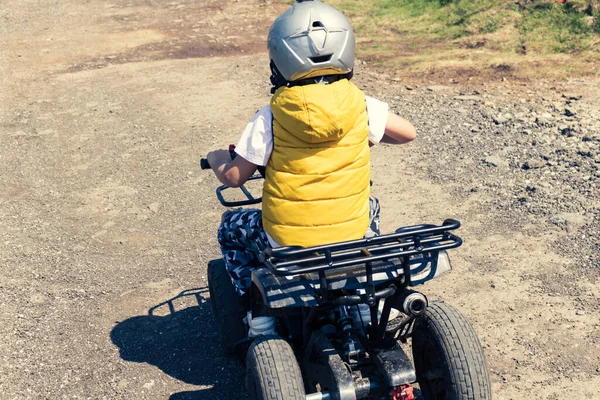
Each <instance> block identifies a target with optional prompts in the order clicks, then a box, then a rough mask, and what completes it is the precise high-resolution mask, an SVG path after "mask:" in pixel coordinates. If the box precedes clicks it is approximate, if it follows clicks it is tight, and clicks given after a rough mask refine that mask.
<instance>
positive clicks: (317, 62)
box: [308, 54, 333, 64]
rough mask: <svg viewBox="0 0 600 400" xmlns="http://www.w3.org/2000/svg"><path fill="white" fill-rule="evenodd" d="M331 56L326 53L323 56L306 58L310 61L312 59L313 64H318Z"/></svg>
mask: <svg viewBox="0 0 600 400" xmlns="http://www.w3.org/2000/svg"><path fill="white" fill-rule="evenodd" d="M332 56H333V54H327V55H324V56H315V57H308V59H309V60H310V61H312V62H313V63H314V64H320V63H324V62H329V61H330V60H331V57H332Z"/></svg>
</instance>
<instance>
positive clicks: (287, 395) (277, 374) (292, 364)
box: [246, 336, 306, 400]
mask: <svg viewBox="0 0 600 400" xmlns="http://www.w3.org/2000/svg"><path fill="white" fill-rule="evenodd" d="M246 379H247V386H248V393H249V395H250V399H252V400H305V399H306V394H305V392H304V384H303V383H302V375H301V374H300V368H299V367H298V362H297V361H296V356H295V355H294V352H293V351H292V348H291V347H290V345H289V344H288V343H287V342H286V341H285V340H283V339H282V338H280V337H279V336H260V337H258V338H257V339H256V341H255V342H254V343H252V346H250V349H249V350H248V355H247V357H246Z"/></svg>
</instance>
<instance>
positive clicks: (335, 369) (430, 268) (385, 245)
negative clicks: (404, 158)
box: [201, 147, 491, 400]
mask: <svg viewBox="0 0 600 400" xmlns="http://www.w3.org/2000/svg"><path fill="white" fill-rule="evenodd" d="M230 151H231V152H232V155H233V154H234V153H233V149H232V148H231V147H230ZM201 166H202V168H203V169H207V168H210V166H209V165H208V163H207V162H206V160H205V159H203V160H201ZM260 178H261V176H260V175H258V174H255V175H254V176H253V177H251V179H260ZM226 189H228V187H227V186H225V185H223V186H220V187H219V188H218V189H217V197H218V199H219V201H220V202H221V203H222V204H223V205H225V206H243V205H248V204H256V203H258V202H260V200H261V199H260V198H256V197H253V196H252V194H251V193H250V191H248V190H247V189H246V188H244V187H242V191H243V193H244V195H245V196H246V200H242V201H228V200H226V199H225V197H224V195H223V192H224V191H225V190H226ZM459 227H460V223H459V222H458V221H456V220H452V219H447V220H445V221H444V222H443V223H442V224H441V225H439V226H436V225H428V224H423V225H415V226H407V227H402V228H399V229H397V230H396V231H395V233H393V234H388V235H382V236H378V237H374V238H370V239H360V240H352V241H348V242H342V243H334V244H327V245H322V246H316V247H311V248H300V247H279V248H274V249H273V248H269V249H267V250H266V251H264V252H263V253H262V254H261V255H260V261H261V265H257V266H256V268H255V269H254V270H253V272H252V286H251V289H250V291H249V294H247V295H245V296H244V297H245V298H242V297H240V296H238V295H237V292H236V290H235V288H234V286H233V283H232V281H231V278H230V277H229V274H228V273H227V271H226V269H225V265H224V262H223V260H213V261H211V262H210V263H209V265H208V281H209V290H210V297H211V301H212V305H213V311H214V314H215V320H216V325H217V329H218V331H219V334H220V338H221V343H222V347H223V349H224V350H225V351H226V352H227V353H230V354H232V353H236V352H237V353H238V354H240V355H241V356H242V357H244V356H245V360H246V361H245V362H246V370H247V388H248V391H249V394H250V398H252V399H259V400H263V399H265V400H266V399H269V400H324V399H335V400H351V399H352V400H353V399H366V398H369V399H376V398H385V399H393V400H409V399H415V398H422V399H425V400H438V399H445V400H467V399H468V400H483V399H491V388H490V382H489V376H488V370H487V367H486V363H485V358H484V354H483V350H482V347H481V344H480V343H479V340H478V339H477V336H476V334H475V332H474V330H473V328H472V327H471V325H470V324H469V322H468V320H467V319H466V318H465V317H464V316H463V315H462V314H461V313H459V312H458V311H457V310H456V309H454V308H453V307H451V306H450V305H448V304H446V303H444V302H441V301H433V302H431V303H430V302H429V301H428V300H427V297H425V295H423V294H422V293H420V292H418V291H416V290H414V289H413V288H414V287H415V286H418V285H421V284H423V283H425V282H427V281H428V280H430V279H433V278H435V277H437V276H440V275H441V274H443V273H445V272H448V271H450V269H451V265H450V259H449V257H448V254H447V252H446V250H448V249H452V248H456V247H459V246H460V245H461V244H462V240H461V239H460V238H459V237H458V236H456V235H455V234H454V233H452V232H451V231H453V230H455V229H457V228H459ZM261 325H264V326H261ZM408 343H410V344H411V346H410V347H412V357H411V356H409V355H408V354H407V353H406V352H405V350H404V348H405V347H408ZM415 396H418V397H415Z"/></svg>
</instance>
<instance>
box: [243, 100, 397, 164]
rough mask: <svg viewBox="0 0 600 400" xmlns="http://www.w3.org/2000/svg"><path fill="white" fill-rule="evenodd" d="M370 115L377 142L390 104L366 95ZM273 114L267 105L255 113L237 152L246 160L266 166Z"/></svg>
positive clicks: (371, 132) (373, 139)
mask: <svg viewBox="0 0 600 400" xmlns="http://www.w3.org/2000/svg"><path fill="white" fill-rule="evenodd" d="M366 99H367V114H368V115H369V141H370V142H371V143H373V144H377V143H379V142H380V141H381V138H382V137H383V134H384V132H385V124H386V123H387V118H388V111H389V105H388V103H385V102H383V101H380V100H377V99H374V98H373V97H369V96H366ZM272 119H273V114H271V107H270V106H268V105H266V106H264V107H263V108H261V109H260V110H258V112H257V113H256V114H255V115H254V117H253V118H252V119H251V120H250V122H248V125H246V129H244V132H242V137H241V138H240V140H239V142H238V144H237V145H236V147H235V152H236V153H237V154H238V155H239V156H241V157H242V158H244V159H245V160H246V161H249V162H251V163H252V164H256V165H259V166H263V167H264V166H266V165H267V162H268V161H269V157H271V152H272V151H273V133H272V132H271V126H272Z"/></svg>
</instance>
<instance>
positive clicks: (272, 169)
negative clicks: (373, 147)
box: [262, 79, 370, 247]
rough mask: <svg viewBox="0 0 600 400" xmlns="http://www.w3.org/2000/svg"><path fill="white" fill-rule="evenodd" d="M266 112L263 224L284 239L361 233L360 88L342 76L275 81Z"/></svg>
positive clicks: (364, 147) (364, 119)
mask: <svg viewBox="0 0 600 400" xmlns="http://www.w3.org/2000/svg"><path fill="white" fill-rule="evenodd" d="M271 112H272V113H273V138H274V141H273V152H272V153H271V157H270V158H269V163H268V165H267V168H266V177H265V184H264V190H263V205H262V210H263V213H262V215H263V227H264V229H265V231H266V232H267V233H268V234H269V235H270V236H271V237H272V238H273V239H274V240H275V241H276V242H277V243H278V244H279V245H281V246H292V245H295V246H302V247H309V246H316V245H320V244H327V243H335V242H340V241H345V240H352V239H359V238H362V237H363V236H364V234H365V233H366V231H367V227H368V225H369V193H370V187H369V182H370V163H369V155H370V151H369V139H368V132H369V126H368V116H367V109H366V101H365V95H364V93H363V92H362V91H361V90H360V89H358V88H357V87H356V86H355V85H354V84H353V83H350V82H349V81H348V80H347V79H342V80H339V81H337V82H335V83H332V84H329V85H318V84H314V85H306V86H295V87H291V88H287V87H285V88H280V89H278V90H277V91H276V92H275V94H274V95H273V97H272V98H271Z"/></svg>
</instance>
